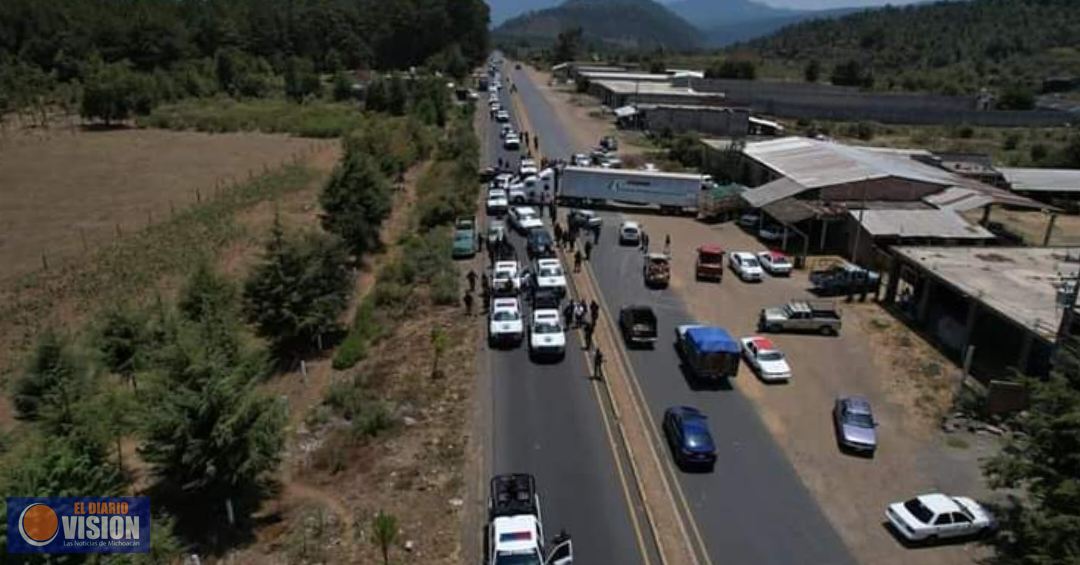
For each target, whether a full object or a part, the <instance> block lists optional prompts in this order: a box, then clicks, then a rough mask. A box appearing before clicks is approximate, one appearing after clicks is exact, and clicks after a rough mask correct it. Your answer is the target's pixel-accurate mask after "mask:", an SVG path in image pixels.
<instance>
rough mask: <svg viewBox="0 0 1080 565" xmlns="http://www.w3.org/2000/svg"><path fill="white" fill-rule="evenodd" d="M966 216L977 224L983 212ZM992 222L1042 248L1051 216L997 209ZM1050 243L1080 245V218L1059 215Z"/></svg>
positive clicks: (1026, 241)
mask: <svg viewBox="0 0 1080 565" xmlns="http://www.w3.org/2000/svg"><path fill="white" fill-rule="evenodd" d="M964 216H965V217H967V219H968V220H970V221H973V222H977V221H979V220H980V219H981V218H982V211H981V210H973V211H971V212H968V213H966V214H964ZM990 221H991V222H999V223H1000V224H1001V225H1002V226H1004V227H1005V229H1007V230H1009V231H1010V232H1012V233H1014V234H1016V235H1018V236H1020V237H1022V238H1023V240H1024V243H1025V244H1026V245H1035V246H1041V245H1042V244H1043V239H1044V238H1045V237H1046V227H1047V225H1048V224H1049V221H1050V216H1049V215H1047V214H1044V213H1042V212H1039V211H1035V210H1008V209H1004V208H996V209H994V211H993V212H992V213H991V214H990ZM1049 243H1050V245H1052V246H1077V245H1080V216H1066V215H1059V216H1058V218H1057V220H1056V222H1055V223H1054V230H1053V231H1052V232H1051V233H1050V241H1049Z"/></svg>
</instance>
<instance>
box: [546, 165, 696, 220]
mask: <svg viewBox="0 0 1080 565" xmlns="http://www.w3.org/2000/svg"><path fill="white" fill-rule="evenodd" d="M712 186H713V181H712V177H710V176H708V175H700V174H693V173H664V172H660V171H635V170H628V169H604V168H600V167H569V166H568V167H565V168H563V170H562V173H561V174H560V175H559V200H560V201H561V202H563V203H565V204H567V205H569V206H580V205H583V204H586V203H588V202H593V203H607V202H614V203H626V204H640V205H648V204H652V205H658V206H660V208H661V209H662V210H665V211H673V212H681V211H688V210H697V208H698V199H699V198H700V197H701V194H702V192H703V191H705V190H708V189H710V188H712Z"/></svg>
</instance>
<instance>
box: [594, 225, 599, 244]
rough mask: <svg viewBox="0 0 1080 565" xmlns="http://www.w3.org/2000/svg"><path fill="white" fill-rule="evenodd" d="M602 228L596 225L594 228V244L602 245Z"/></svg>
mask: <svg viewBox="0 0 1080 565" xmlns="http://www.w3.org/2000/svg"><path fill="white" fill-rule="evenodd" d="M600 226H601V224H594V225H593V226H592V237H593V243H595V244H596V245H600Z"/></svg>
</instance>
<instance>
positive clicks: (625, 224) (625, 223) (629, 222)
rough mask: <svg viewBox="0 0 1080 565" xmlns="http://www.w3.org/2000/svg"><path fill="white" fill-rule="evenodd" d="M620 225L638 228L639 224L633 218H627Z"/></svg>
mask: <svg viewBox="0 0 1080 565" xmlns="http://www.w3.org/2000/svg"><path fill="white" fill-rule="evenodd" d="M622 227H624V228H640V227H641V224H640V223H638V222H635V221H633V220H627V221H625V222H623V223H622Z"/></svg>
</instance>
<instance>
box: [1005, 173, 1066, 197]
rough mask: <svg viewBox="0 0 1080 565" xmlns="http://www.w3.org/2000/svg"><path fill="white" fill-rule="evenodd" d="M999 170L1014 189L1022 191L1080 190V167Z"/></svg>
mask: <svg viewBox="0 0 1080 565" xmlns="http://www.w3.org/2000/svg"><path fill="white" fill-rule="evenodd" d="M998 171H1000V172H1001V174H1002V175H1004V176H1005V180H1007V181H1009V184H1010V185H1011V186H1012V189H1013V190H1017V191H1021V192H1080V169H1010V168H1000V169H998Z"/></svg>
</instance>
